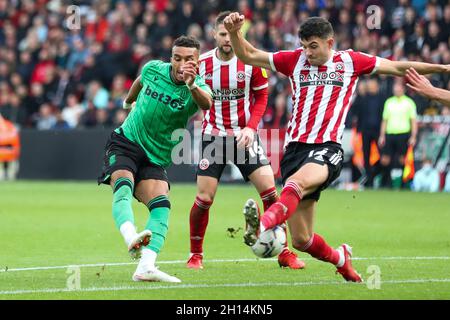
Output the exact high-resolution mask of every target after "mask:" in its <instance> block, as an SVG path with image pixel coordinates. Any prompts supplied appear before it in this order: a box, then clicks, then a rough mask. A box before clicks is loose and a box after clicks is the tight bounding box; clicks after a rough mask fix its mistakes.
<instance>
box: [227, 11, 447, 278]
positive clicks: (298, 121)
mask: <svg viewBox="0 0 450 320" xmlns="http://www.w3.org/2000/svg"><path fill="white" fill-rule="evenodd" d="M243 23H244V16H243V15H240V14H239V13H237V12H236V13H232V14H230V15H229V16H228V17H226V18H225V20H224V25H225V27H226V29H227V30H228V31H229V33H230V37H231V42H232V45H233V48H234V51H235V53H236V55H237V57H238V58H239V59H240V60H242V61H243V62H244V63H246V64H250V65H254V66H259V67H261V68H271V69H272V70H273V71H277V72H280V73H282V74H284V75H286V76H287V77H288V78H289V80H290V83H291V88H292V105H293V113H292V117H291V119H290V121H289V123H288V129H287V132H286V137H285V153H284V156H283V159H282V161H281V174H282V180H283V184H284V187H283V190H282V192H281V194H280V199H279V200H278V201H277V202H276V203H274V204H273V205H272V206H270V208H268V209H267V210H265V212H264V214H263V215H262V216H261V221H260V223H259V221H257V215H254V214H246V215H245V218H246V220H247V225H248V226H250V227H249V228H248V229H247V233H248V234H254V236H255V237H256V236H257V235H258V232H259V231H263V230H265V229H270V228H273V227H275V226H276V225H280V224H282V223H284V222H285V221H287V222H288V225H289V230H290V234H291V238H292V244H293V247H294V248H295V249H297V250H300V251H303V252H307V253H309V254H310V255H311V256H313V257H314V258H317V259H319V260H322V261H325V262H329V263H331V264H333V265H335V266H336V268H337V272H338V273H340V274H341V275H342V276H343V278H344V279H345V280H347V281H353V282H361V281H362V278H361V276H360V275H359V274H358V273H357V272H356V271H355V270H354V268H353V267H352V263H351V256H352V248H351V247H350V246H348V245H346V244H343V245H341V246H340V247H339V248H337V249H334V248H332V247H330V246H329V245H328V244H327V243H326V242H325V240H324V239H323V238H322V237H321V236H320V235H318V234H317V233H315V232H314V229H313V226H314V215H315V211H316V205H317V202H318V200H319V197H320V193H321V191H322V190H324V189H326V188H327V187H328V186H329V185H330V183H331V182H333V181H334V180H335V179H336V178H337V177H338V176H339V174H340V171H341V168H342V158H343V150H342V148H341V138H342V133H343V130H344V126H345V125H344V122H345V118H346V116H347V112H348V110H349V108H350V105H351V101H352V98H353V95H354V92H355V89H356V85H357V82H358V78H359V77H360V76H362V75H364V74H388V75H393V76H404V75H405V74H406V70H407V69H408V68H414V69H415V70H416V71H417V72H418V73H420V74H427V73H434V72H450V65H435V64H428V63H421V62H410V61H390V60H387V59H382V58H379V57H375V56H371V55H367V54H364V53H361V52H354V51H352V50H345V51H334V50H333V45H334V39H333V36H334V31H333V27H332V25H331V24H330V23H329V22H328V21H327V20H326V19H323V18H319V17H311V18H309V19H307V20H306V21H305V22H304V23H303V24H302V25H301V26H300V29H299V38H300V43H301V45H302V47H301V48H298V49H296V50H291V51H280V52H276V53H268V52H265V51H262V50H258V49H256V48H255V47H253V46H252V45H251V44H250V43H249V42H248V41H246V40H245V39H244V38H243V36H242V33H241V32H240V29H241V27H242V25H243ZM252 211H253V210H249V211H248V212H252ZM255 217H256V218H255Z"/></svg>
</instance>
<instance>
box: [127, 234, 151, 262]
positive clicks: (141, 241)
mask: <svg viewBox="0 0 450 320" xmlns="http://www.w3.org/2000/svg"><path fill="white" fill-rule="evenodd" d="M151 238H152V232H151V231H150V230H144V231H142V232H139V233H138V234H136V236H135V237H134V238H133V239H132V240H131V241H130V243H129V244H128V253H129V254H130V256H131V259H133V260H137V259H140V258H141V250H142V247H145V246H146V245H148V244H149V243H150V239H151Z"/></svg>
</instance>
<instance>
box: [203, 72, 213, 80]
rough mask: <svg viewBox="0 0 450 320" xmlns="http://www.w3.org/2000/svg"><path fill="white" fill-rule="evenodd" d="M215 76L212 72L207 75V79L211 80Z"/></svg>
mask: <svg viewBox="0 0 450 320" xmlns="http://www.w3.org/2000/svg"><path fill="white" fill-rule="evenodd" d="M212 78H213V76H212V74H211V73H208V74H206V75H205V80H211V79H212Z"/></svg>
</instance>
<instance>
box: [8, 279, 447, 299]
mask: <svg viewBox="0 0 450 320" xmlns="http://www.w3.org/2000/svg"><path fill="white" fill-rule="evenodd" d="M424 283H450V279H445V278H444V279H405V280H386V281H382V282H381V285H386V284H424ZM330 285H333V286H335V285H355V286H365V285H366V284H365V283H350V282H345V281H317V282H313V281H308V282H262V283H251V282H246V283H225V284H180V285H178V284H173V285H155V286H147V287H143V286H140V287H136V286H120V287H100V288H98V287H91V288H84V289H80V290H69V289H67V288H47V289H37V290H10V291H0V295H17V294H37V293H84V292H102V291H152V290H179V289H202V288H215V289H216V288H241V287H274V286H276V287H293V286H294V287H300V286H303V287H308V286H330Z"/></svg>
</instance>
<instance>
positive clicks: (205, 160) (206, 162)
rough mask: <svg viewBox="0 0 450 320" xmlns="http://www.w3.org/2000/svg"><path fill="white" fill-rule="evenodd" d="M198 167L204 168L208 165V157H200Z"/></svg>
mask: <svg viewBox="0 0 450 320" xmlns="http://www.w3.org/2000/svg"><path fill="white" fill-rule="evenodd" d="M198 167H199V168H200V170H206V169H208V167H209V160H208V159H205V158H204V159H202V160H200V163H199V164H198Z"/></svg>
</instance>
